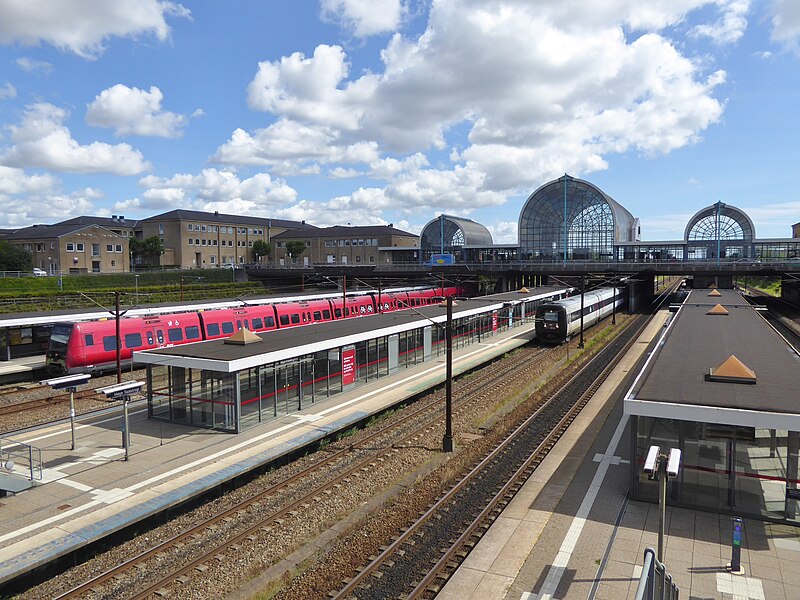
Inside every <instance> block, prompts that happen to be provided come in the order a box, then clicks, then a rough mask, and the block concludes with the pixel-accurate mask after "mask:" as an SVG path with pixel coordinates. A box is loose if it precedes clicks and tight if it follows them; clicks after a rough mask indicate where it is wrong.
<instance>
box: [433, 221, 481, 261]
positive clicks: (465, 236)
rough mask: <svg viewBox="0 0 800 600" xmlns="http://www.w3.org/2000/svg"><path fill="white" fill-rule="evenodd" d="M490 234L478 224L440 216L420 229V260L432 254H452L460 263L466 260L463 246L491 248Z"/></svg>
mask: <svg viewBox="0 0 800 600" xmlns="http://www.w3.org/2000/svg"><path fill="white" fill-rule="evenodd" d="M491 245H492V234H491V233H489V230H488V229H486V227H484V226H483V225H481V224H480V223H476V222H475V221H472V220H470V219H465V218H463V217H453V216H450V215H440V216H439V217H438V218H436V219H433V220H432V221H430V222H429V223H428V224H427V225H425V227H423V228H422V233H421V234H420V237H419V246H420V250H421V252H420V255H421V256H420V258H421V260H422V261H423V262H424V261H427V260H430V258H431V255H433V254H453V255H454V256H455V257H456V258H457V259H458V260H459V261H460V262H463V261H465V260H467V256H466V254H465V251H464V247H465V246H484V247H486V246H491Z"/></svg>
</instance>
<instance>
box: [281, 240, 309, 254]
mask: <svg viewBox="0 0 800 600" xmlns="http://www.w3.org/2000/svg"><path fill="white" fill-rule="evenodd" d="M305 249H306V243H305V242H304V241H302V240H289V241H288V242H286V252H287V253H288V254H289V258H296V257H298V256H300V255H301V254H302V253H303V250H305Z"/></svg>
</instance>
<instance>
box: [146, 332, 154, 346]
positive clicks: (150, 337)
mask: <svg viewBox="0 0 800 600" xmlns="http://www.w3.org/2000/svg"><path fill="white" fill-rule="evenodd" d="M147 343H148V345H150V346H152V345H153V344H154V343H155V339H153V332H152V331H148V332H147Z"/></svg>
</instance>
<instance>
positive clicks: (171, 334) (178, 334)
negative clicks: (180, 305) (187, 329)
mask: <svg viewBox="0 0 800 600" xmlns="http://www.w3.org/2000/svg"><path fill="white" fill-rule="evenodd" d="M167 337H168V338H169V341H170V342H182V341H183V330H181V328H180V327H173V328H172V329H167Z"/></svg>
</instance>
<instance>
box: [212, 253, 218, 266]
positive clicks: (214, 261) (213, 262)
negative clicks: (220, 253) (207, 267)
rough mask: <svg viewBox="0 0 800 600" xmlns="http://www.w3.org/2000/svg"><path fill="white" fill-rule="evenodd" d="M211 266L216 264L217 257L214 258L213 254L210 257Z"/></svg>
mask: <svg viewBox="0 0 800 600" xmlns="http://www.w3.org/2000/svg"><path fill="white" fill-rule="evenodd" d="M211 264H212V265H215V264H217V257H216V256H214V255H213V254H212V255H211Z"/></svg>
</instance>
